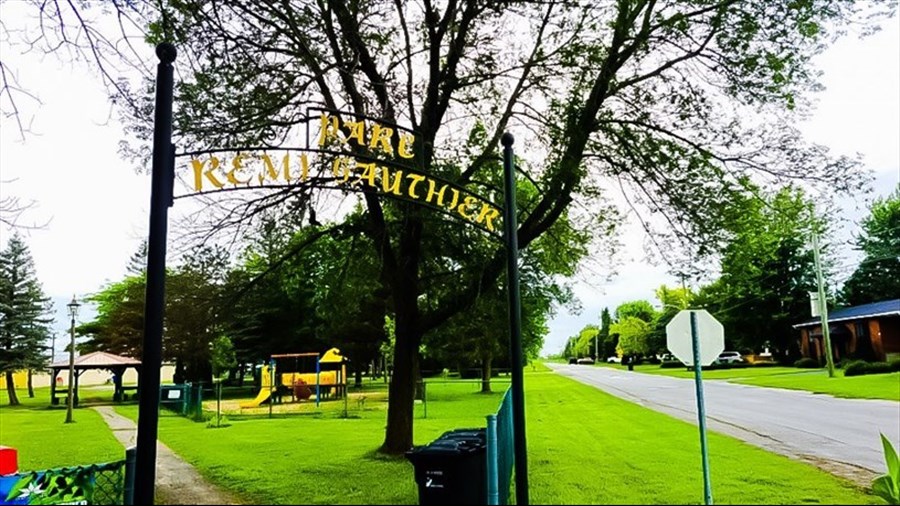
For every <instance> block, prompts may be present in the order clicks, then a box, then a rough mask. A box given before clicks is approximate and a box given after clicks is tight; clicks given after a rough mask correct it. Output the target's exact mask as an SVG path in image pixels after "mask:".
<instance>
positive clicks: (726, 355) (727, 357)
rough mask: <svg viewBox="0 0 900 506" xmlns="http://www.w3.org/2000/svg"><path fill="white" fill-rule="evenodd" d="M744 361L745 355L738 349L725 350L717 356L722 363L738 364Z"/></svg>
mask: <svg viewBox="0 0 900 506" xmlns="http://www.w3.org/2000/svg"><path fill="white" fill-rule="evenodd" d="M743 361H744V357H742V356H741V354H740V353H738V352H736V351H723V352H722V353H720V354H719V356H718V358H716V362H718V363H720V364H736V363H739V362H743Z"/></svg>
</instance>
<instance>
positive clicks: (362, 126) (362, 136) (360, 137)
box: [344, 121, 366, 146]
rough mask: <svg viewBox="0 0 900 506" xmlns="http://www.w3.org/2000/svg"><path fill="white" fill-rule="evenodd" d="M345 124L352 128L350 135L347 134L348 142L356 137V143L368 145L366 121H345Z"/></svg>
mask: <svg viewBox="0 0 900 506" xmlns="http://www.w3.org/2000/svg"><path fill="white" fill-rule="evenodd" d="M344 126H345V127H347V128H349V129H350V135H348V136H347V142H350V139H356V143H357V144H359V145H360V146H365V145H366V123H365V121H345V122H344Z"/></svg>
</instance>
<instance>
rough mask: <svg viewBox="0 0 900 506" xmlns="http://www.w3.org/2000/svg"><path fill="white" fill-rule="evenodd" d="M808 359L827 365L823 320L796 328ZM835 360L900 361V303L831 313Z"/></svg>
mask: <svg viewBox="0 0 900 506" xmlns="http://www.w3.org/2000/svg"><path fill="white" fill-rule="evenodd" d="M794 328H795V329H799V330H800V351H801V353H803V356H804V357H811V358H815V359H817V360H819V361H820V362H824V360H825V355H824V350H825V345H824V343H823V341H824V340H823V337H822V320H821V318H815V319H811V320H809V321H805V322H803V323H798V324H797V325H794ZM828 330H829V332H830V337H831V349H832V350H833V355H832V357H833V358H834V360H835V361H836V362H837V361H839V360H841V359H844V358H851V359H863V360H868V361H886V360H892V359H895V358H900V299H894V300H883V301H880V302H873V303H871V304H863V305H861V306H853V307H845V308H842V309H835V310H834V311H832V312H829V313H828Z"/></svg>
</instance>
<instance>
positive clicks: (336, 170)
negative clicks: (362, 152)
mask: <svg viewBox="0 0 900 506" xmlns="http://www.w3.org/2000/svg"><path fill="white" fill-rule="evenodd" d="M331 173H332V174H334V177H335V179H339V180H340V181H338V184H340V183H346V182H347V180H348V179H350V164H349V160H348V159H347V157H344V156H339V157H337V158H335V159H334V163H332V164H331Z"/></svg>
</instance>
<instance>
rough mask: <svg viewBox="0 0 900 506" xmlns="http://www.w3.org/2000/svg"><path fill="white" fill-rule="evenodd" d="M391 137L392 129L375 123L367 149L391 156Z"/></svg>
mask: <svg viewBox="0 0 900 506" xmlns="http://www.w3.org/2000/svg"><path fill="white" fill-rule="evenodd" d="M393 135H394V129H393V128H390V127H386V126H381V125H379V124H378V123H375V124H374V125H372V140H371V141H370V142H369V148H370V149H378V150H379V151H381V152H382V153H386V154H389V155H393V154H394V146H392V145H391V137H393ZM378 144H381V146H378Z"/></svg>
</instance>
